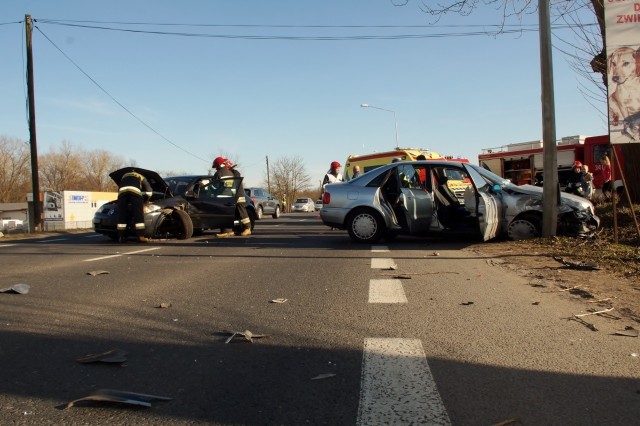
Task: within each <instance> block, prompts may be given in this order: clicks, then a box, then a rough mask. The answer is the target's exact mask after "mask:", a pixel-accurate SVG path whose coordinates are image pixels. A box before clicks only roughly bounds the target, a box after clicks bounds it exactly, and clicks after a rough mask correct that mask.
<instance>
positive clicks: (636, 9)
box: [604, 0, 640, 144]
mask: <svg viewBox="0 0 640 426" xmlns="http://www.w3.org/2000/svg"><path fill="white" fill-rule="evenodd" d="M604 2H605V3H604V16H605V31H606V40H607V46H606V47H607V77H608V78H607V80H608V81H607V91H608V95H607V96H608V104H609V137H610V140H611V143H612V144H615V143H629V142H640V77H639V72H640V0H604Z"/></svg>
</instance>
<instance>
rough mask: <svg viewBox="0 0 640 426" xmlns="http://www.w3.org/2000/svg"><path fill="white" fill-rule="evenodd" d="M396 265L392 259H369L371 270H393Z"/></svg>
mask: <svg viewBox="0 0 640 426" xmlns="http://www.w3.org/2000/svg"><path fill="white" fill-rule="evenodd" d="M395 268H396V263H395V262H394V261H393V259H388V258H383V257H372V258H371V269H395Z"/></svg>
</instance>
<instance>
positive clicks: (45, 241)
mask: <svg viewBox="0 0 640 426" xmlns="http://www.w3.org/2000/svg"><path fill="white" fill-rule="evenodd" d="M67 240H68V238H54V239H53V240H43V241H38V242H39V243H40V244H42V243H50V242H52V241H67Z"/></svg>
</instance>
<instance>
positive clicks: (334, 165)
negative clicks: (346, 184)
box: [321, 161, 342, 195]
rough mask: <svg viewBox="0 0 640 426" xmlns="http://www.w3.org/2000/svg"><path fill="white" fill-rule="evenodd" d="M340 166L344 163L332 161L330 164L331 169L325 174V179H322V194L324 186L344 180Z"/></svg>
mask: <svg viewBox="0 0 640 426" xmlns="http://www.w3.org/2000/svg"><path fill="white" fill-rule="evenodd" d="M340 167H342V165H341V164H340V163H338V162H337V161H332V162H331V165H330V166H329V171H327V174H326V175H324V179H323V180H322V193H321V195H322V194H324V187H325V186H327V184H328V183H337V182H342V175H341V174H340Z"/></svg>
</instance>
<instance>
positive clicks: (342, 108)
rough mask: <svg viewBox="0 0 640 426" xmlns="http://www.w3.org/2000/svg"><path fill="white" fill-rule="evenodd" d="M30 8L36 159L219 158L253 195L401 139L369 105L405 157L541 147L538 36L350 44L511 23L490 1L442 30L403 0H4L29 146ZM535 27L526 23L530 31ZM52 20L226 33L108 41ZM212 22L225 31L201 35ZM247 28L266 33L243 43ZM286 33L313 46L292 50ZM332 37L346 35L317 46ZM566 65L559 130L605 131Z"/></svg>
mask: <svg viewBox="0 0 640 426" xmlns="http://www.w3.org/2000/svg"><path fill="white" fill-rule="evenodd" d="M396 2H397V0H396ZM25 14H30V15H31V16H32V17H33V18H34V19H35V20H36V26H37V29H35V30H34V33H33V55H34V63H35V89H36V121H37V125H38V129H37V136H38V150H39V152H40V153H44V152H47V151H48V150H49V149H50V147H52V146H54V147H55V146H59V144H60V143H61V141H63V140H68V141H70V142H72V143H73V144H74V145H76V146H79V147H82V148H84V149H88V150H92V149H107V150H109V151H111V152H113V153H114V154H117V155H121V156H123V157H124V158H126V159H134V160H135V161H136V162H137V164H138V165H139V166H141V167H145V168H148V169H153V170H158V171H174V172H188V173H204V172H206V171H207V169H208V167H209V166H210V163H211V159H212V158H213V157H214V156H217V155H218V154H220V153H221V152H222V153H226V154H230V155H231V156H232V157H234V158H236V159H238V160H239V165H240V170H241V171H242V173H243V174H244V175H245V180H246V185H247V186H257V185H261V184H262V182H263V179H264V176H265V171H266V161H265V158H266V157H267V156H268V157H269V161H270V162H271V163H273V162H274V161H276V160H277V159H279V158H282V157H284V156H288V157H293V156H298V157H299V158H301V159H302V161H303V164H304V166H305V168H306V170H307V172H308V173H309V175H310V176H311V178H312V182H314V183H316V182H318V181H320V180H321V179H322V177H323V175H324V173H325V172H326V170H327V168H328V166H329V163H330V162H331V161H334V160H337V161H339V162H340V163H342V164H344V160H345V159H346V157H347V156H348V155H349V154H363V153H369V152H374V151H384V150H388V149H391V148H393V147H394V146H395V130H394V121H393V114H392V113H390V112H386V111H381V110H376V109H371V108H368V109H367V108H361V107H360V104H362V103H367V104H370V105H373V106H377V107H380V108H384V109H388V110H393V111H395V112H396V117H397V123H398V138H399V143H400V145H401V146H406V147H418V148H428V149H431V150H434V151H437V152H439V153H441V154H443V155H453V156H458V155H459V156H463V157H466V158H469V159H470V160H472V162H474V163H476V162H477V155H478V154H479V153H480V151H481V149H482V148H489V147H496V146H501V145H504V144H508V143H514V142H524V141H530V140H536V139H541V138H542V124H541V105H540V96H541V89H540V64H539V57H540V56H539V38H538V33H537V32H525V33H522V34H505V35H499V36H497V37H494V36H491V35H475V36H466V37H454V36H451V35H448V36H444V37H428V38H417V39H408V38H403V39H393V40H381V39H366V40H363V39H354V37H355V36H382V35H401V34H404V35H407V34H435V33H437V34H451V33H453V32H471V31H482V30H483V27H476V26H479V25H485V26H486V27H485V28H486V29H490V28H491V27H490V26H491V25H496V24H500V22H501V19H500V15H499V14H498V13H497V12H496V11H494V10H491V9H487V8H485V9H480V10H478V11H476V12H474V13H473V14H472V15H470V16H467V17H461V16H458V15H451V16H448V17H445V18H444V19H442V20H440V21H439V22H437V23H435V24H434V19H433V18H432V17H430V16H427V15H425V14H424V13H423V12H422V11H421V10H420V8H419V3H418V2H416V1H414V0H410V1H409V2H408V4H406V5H405V6H403V7H397V6H394V4H393V2H392V1H391V0H322V1H311V0H308V1H302V0H295V1H294V0H270V1H264V0H233V1H229V0H227V1H215V0H186V1H183V2H176V1H169V0H136V1H130V0H111V1H108V2H88V1H85V0H77V1H72V0H66V1H65V0H61V1H57V2H52V1H50V0H29V1H17V0H3V2H2V4H1V5H0V17H1V18H0V40H2V43H0V57H1V58H2V64H3V65H2V67H0V81H1V82H2V83H0V135H4V136H9V137H15V138H19V139H23V140H28V139H29V132H28V124H27V121H26V120H27V119H26V113H25V102H26V82H25V77H24V75H25V70H26V65H25V53H24V50H25V41H24V38H25V37H24V25H23V24H18V23H17V22H18V21H23V20H24V16H25ZM537 19H538V18H537V15H532V16H528V17H525V23H527V24H537ZM46 20H56V21H73V20H75V21H100V22H110V23H101V24H87V25H99V26H104V27H109V28H127V29H135V30H144V31H161V32H184V33H198V34H208V35H216V37H212V36H209V37H193V36H192V37H181V36H176V35H156V34H147V33H132V32H118V31H106V30H97V29H88V28H79V27H72V26H62V25H56V24H53V23H48V22H46ZM116 21H117V22H143V23H164V24H167V23H170V24H184V25H182V26H177V25H172V26H158V25H146V26H139V25H138V26H132V25H117V24H114V23H112V22H116ZM14 22H16V23H14ZM513 23H515V21H514V22H513ZM204 24H208V25H211V24H215V25H225V26H220V27H211V26H208V27H206V26H195V25H204ZM430 24H434V25H433V26H432V28H411V27H410V26H423V25H430ZM275 26H301V27H302V28H298V27H296V28H290V27H289V28H284V27H275ZM313 26H320V27H323V28H319V27H313ZM339 26H343V27H339ZM362 26H371V27H373V28H371V27H367V28H361V27H362ZM376 26H377V27H376ZM381 26H395V27H394V28H382V27H381ZM454 26H455V27H454ZM356 27H357V28H356ZM557 31H564V33H563V36H565V35H567V32H566V31H567V30H557ZM249 35H252V36H270V37H268V38H267V39H247V38H246V37H242V38H236V36H249ZM45 36H46V37H45ZM290 36H303V37H315V38H316V39H313V40H300V39H296V40H291V39H285V37H290ZM321 36H327V37H332V38H336V37H345V38H346V39H343V40H331V41H327V40H318V39H317V38H318V37H321ZM47 38H49V39H50V40H51V42H53V43H54V44H55V46H57V47H55V46H54V45H53V44H52V43H51V42H50V41H49V40H48V39H47ZM563 47H565V46H563ZM58 49H60V50H61V51H62V52H64V54H66V55H67V56H68V57H69V58H71V59H72V60H73V62H75V64H77V65H78V66H79V67H80V68H81V69H82V70H83V71H84V72H85V73H86V74H88V75H89V76H90V77H91V78H92V79H93V80H95V82H97V83H98V84H99V85H100V86H101V87H102V88H103V89H104V90H105V91H106V92H108V94H109V95H110V96H112V97H113V98H115V99H116V100H117V101H118V102H120V103H121V104H122V105H123V106H125V107H126V108H127V109H128V110H129V111H131V112H132V113H133V114H134V115H135V116H136V117H138V118H139V119H140V120H142V121H143V122H144V124H142V123H141V122H140V121H138V120H137V119H136V118H134V117H132V116H131V115H129V113H127V112H126V111H124V110H123V109H122V108H121V107H120V106H119V105H118V104H117V103H115V102H114V101H113V100H112V99H111V98H110V97H109V96H108V95H107V94H105V93H104V92H103V91H102V90H100V89H99V88H98V87H96V85H95V84H94V83H93V82H91V80H90V79H89V78H87V77H86V76H85V75H84V74H83V73H82V72H81V71H79V70H78V68H76V66H75V65H74V64H73V63H71V62H70V61H69V59H67V58H66V57H65V56H64V55H63V54H62V53H61V52H60V50H58ZM553 60H554V83H555V108H556V134H557V137H558V138H560V137H563V136H570V135H577V134H583V135H600V134H605V133H606V132H607V128H606V121H605V118H604V115H603V111H606V105H605V104H598V105H597V108H594V106H593V105H592V104H591V103H590V102H588V101H587V100H585V99H584V96H583V95H582V94H581V93H580V91H579V86H580V85H581V84H584V83H585V82H584V81H583V80H581V79H580V77H579V76H578V75H576V74H575V72H574V71H573V70H571V68H570V67H569V65H568V63H567V59H566V58H565V57H564V56H563V55H562V54H561V53H560V52H559V51H557V50H554V56H553ZM150 128H151V129H153V130H151V129H150ZM167 140H169V141H170V142H168V141H167ZM174 144H175V145H177V146H179V147H180V148H177V147H176V146H174Z"/></svg>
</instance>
